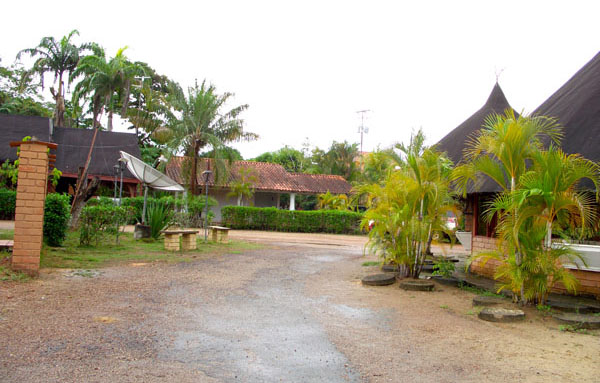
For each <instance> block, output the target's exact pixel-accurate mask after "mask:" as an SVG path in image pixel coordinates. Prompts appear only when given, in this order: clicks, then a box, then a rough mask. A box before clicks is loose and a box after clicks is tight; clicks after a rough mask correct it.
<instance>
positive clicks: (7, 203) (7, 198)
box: [0, 189, 17, 220]
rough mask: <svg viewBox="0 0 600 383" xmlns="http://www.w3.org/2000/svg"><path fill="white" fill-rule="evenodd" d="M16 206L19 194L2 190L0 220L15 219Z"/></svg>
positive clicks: (0, 193)
mask: <svg viewBox="0 0 600 383" xmlns="http://www.w3.org/2000/svg"><path fill="white" fill-rule="evenodd" d="M16 206H17V192H16V191H14V190H9V189H0V219H8V220H12V219H14V218H15V207H16Z"/></svg>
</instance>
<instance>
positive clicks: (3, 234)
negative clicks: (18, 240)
mask: <svg viewBox="0 0 600 383" xmlns="http://www.w3.org/2000/svg"><path fill="white" fill-rule="evenodd" d="M14 236H15V232H14V230H9V229H0V239H13V238H14Z"/></svg>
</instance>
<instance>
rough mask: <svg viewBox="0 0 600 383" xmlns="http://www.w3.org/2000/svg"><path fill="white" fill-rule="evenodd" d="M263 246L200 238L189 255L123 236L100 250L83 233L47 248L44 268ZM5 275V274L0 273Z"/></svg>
mask: <svg viewBox="0 0 600 383" xmlns="http://www.w3.org/2000/svg"><path fill="white" fill-rule="evenodd" d="M12 237H13V232H12V230H0V239H12ZM261 247H262V245H260V244H255V243H248V242H241V241H230V242H229V243H215V242H211V241H209V242H208V243H204V239H203V238H202V237H201V236H199V237H198V249H197V250H195V251H187V252H167V251H165V250H164V245H163V241H162V240H158V241H140V240H135V239H133V234H132V233H124V234H121V236H120V244H119V245H118V246H117V245H116V244H115V240H114V237H113V238H107V240H106V241H104V242H103V243H100V244H99V245H98V246H80V245H79V233H78V232H69V233H68V234H67V239H66V240H65V242H64V243H63V246H62V247H58V248H54V247H49V246H46V245H44V247H43V249H42V254H41V260H40V266H41V267H42V268H44V267H51V268H72V269H94V268H99V267H104V266H109V265H115V264H119V263H127V262H152V261H163V262H190V261H193V260H194V259H196V258H198V257H200V256H202V255H207V254H223V255H224V254H239V253H241V252H242V251H244V250H253V249H259V248H261ZM5 257H6V256H5ZM0 274H2V270H0Z"/></svg>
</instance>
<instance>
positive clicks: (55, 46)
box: [17, 29, 98, 126]
mask: <svg viewBox="0 0 600 383" xmlns="http://www.w3.org/2000/svg"><path fill="white" fill-rule="evenodd" d="M78 35H79V32H78V31H77V30H75V29H74V30H72V31H71V32H70V33H69V34H68V35H67V36H64V37H62V38H61V39H60V40H58V41H57V40H56V39H55V38H54V37H51V36H48V37H44V38H42V40H41V41H40V43H39V44H38V46H37V47H34V48H28V49H23V50H22V51H20V52H19V53H18V54H17V60H19V59H20V58H21V56H22V55H23V54H27V55H29V56H31V57H32V58H34V57H37V59H36V60H35V62H34V63H33V67H32V68H31V70H30V72H31V73H35V74H37V75H39V77H40V84H41V85H42V89H43V88H44V75H45V74H46V73H48V72H51V73H54V84H56V83H57V82H58V90H54V88H53V87H51V88H50V92H51V93H52V96H53V97H54V102H55V108H54V125H56V126H64V125H65V119H64V114H65V90H64V81H63V78H64V77H65V76H66V75H68V74H70V73H72V72H73V71H74V70H75V68H76V67H77V64H78V63H79V60H80V59H81V57H82V55H83V54H84V53H85V52H86V51H88V52H89V51H97V49H98V47H97V45H96V44H94V43H84V44H81V45H76V44H74V43H73V42H72V38H73V37H74V36H78Z"/></svg>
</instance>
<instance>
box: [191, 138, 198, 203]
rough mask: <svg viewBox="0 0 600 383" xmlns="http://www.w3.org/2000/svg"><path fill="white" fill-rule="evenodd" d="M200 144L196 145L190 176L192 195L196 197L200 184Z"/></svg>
mask: <svg viewBox="0 0 600 383" xmlns="http://www.w3.org/2000/svg"><path fill="white" fill-rule="evenodd" d="M197 149H198V144H197V143H194V153H192V171H191V175H190V193H192V195H196V189H197V188H196V182H198V150H197Z"/></svg>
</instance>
